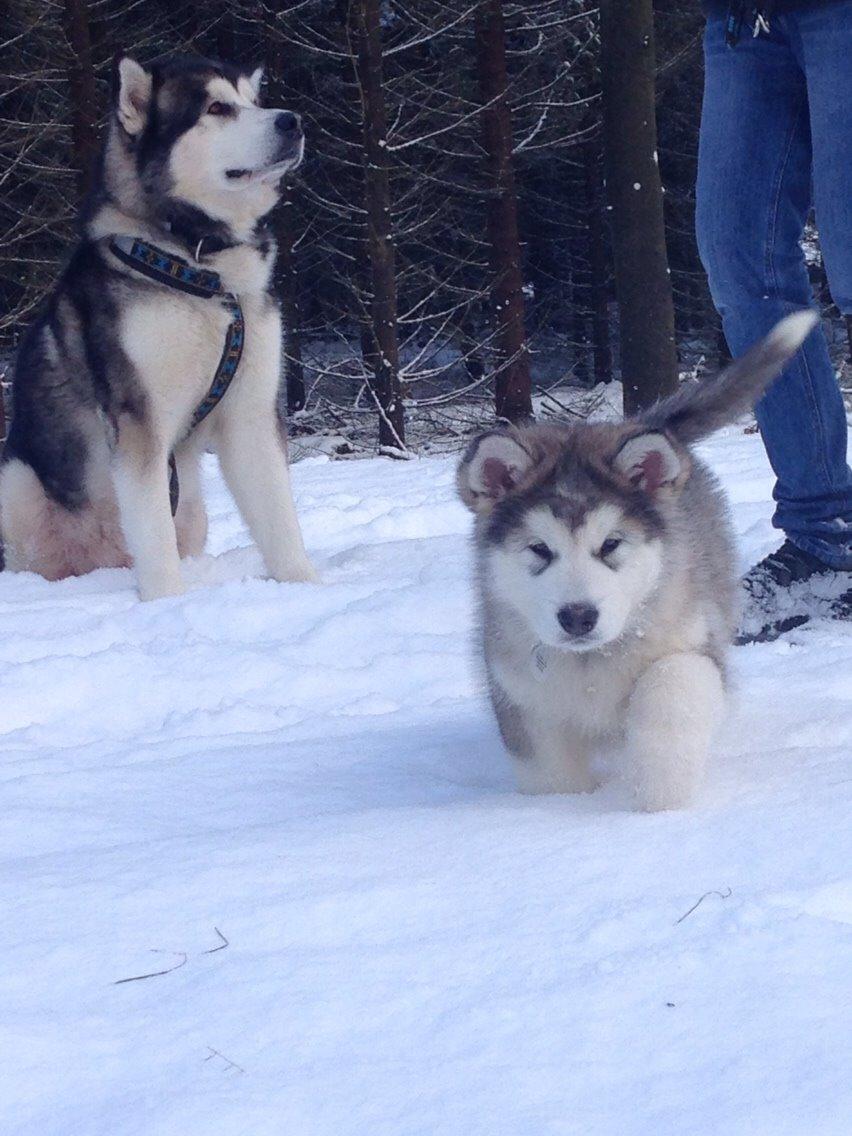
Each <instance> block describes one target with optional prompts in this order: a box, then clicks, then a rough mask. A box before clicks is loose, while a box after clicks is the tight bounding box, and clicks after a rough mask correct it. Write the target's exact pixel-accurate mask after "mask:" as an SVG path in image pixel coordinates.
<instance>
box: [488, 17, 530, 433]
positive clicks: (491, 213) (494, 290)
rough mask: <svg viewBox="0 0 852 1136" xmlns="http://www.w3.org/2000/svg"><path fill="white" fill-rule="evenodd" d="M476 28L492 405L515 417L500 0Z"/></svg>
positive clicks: (510, 197) (520, 322) (521, 355)
mask: <svg viewBox="0 0 852 1136" xmlns="http://www.w3.org/2000/svg"><path fill="white" fill-rule="evenodd" d="M475 29H476V56H477V69H478V75H479V89H480V94H481V98H482V101H483V103H484V104H485V110H484V111H483V113H482V133H483V142H484V146H485V153H486V159H487V162H488V176H489V182H490V188H491V198H490V202H489V208H488V242H489V253H490V260H491V271H492V274H493V282H492V287H491V295H492V303H493V311H494V321H495V324H496V328H497V357H498V360H499V370H498V372H497V381H496V391H495V395H496V409H497V414H498V416H499V417H501V418H508V419H509V420H510V421H512V422H518V421H522V420H523V419H525V418H529V417H530V416H531V415H532V397H531V389H530V360H529V354H528V353H527V339H526V329H525V327H524V293H523V275H522V271H521V263H522V260H521V240H520V235H519V232H518V197H517V191H516V188H515V172H514V168H513V164H512V116H511V112H510V110H509V104H508V102H507V101H506V90H507V86H508V75H507V71H506V35H505V27H504V23H503V5H502V2H501V0H484V2H483V3H482V4H480V5H479V7H478V8H477V9H476V17H475Z"/></svg>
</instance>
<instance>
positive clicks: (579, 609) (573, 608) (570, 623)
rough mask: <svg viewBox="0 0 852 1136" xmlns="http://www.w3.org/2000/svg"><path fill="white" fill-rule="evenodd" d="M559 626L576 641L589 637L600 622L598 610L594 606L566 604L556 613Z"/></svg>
mask: <svg viewBox="0 0 852 1136" xmlns="http://www.w3.org/2000/svg"><path fill="white" fill-rule="evenodd" d="M556 618H557V619H558V620H559V626H560V627H561V628H562V630H563V631H567V632H568V634H569V635H572V636H573V637H574V638H575V639H579V638H581V637H582V636H583V635H588V634H589V632H590V631H592V630H593V628H594V626H595V624H596V623H597V621H598V609H597V608H596V607H593V606H592V604H586V603H571V604H565V606H564V607H561V608H560V609H559V611H557V613H556Z"/></svg>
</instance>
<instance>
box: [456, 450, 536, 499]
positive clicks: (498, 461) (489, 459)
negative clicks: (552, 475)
mask: <svg viewBox="0 0 852 1136" xmlns="http://www.w3.org/2000/svg"><path fill="white" fill-rule="evenodd" d="M534 463H535V458H534V457H533V455H532V454H531V453H530V452H529V450H527V449H526V448H525V447H524V446H523V445H522V443H521V441H520V439H519V438H518V437H517V435H515V434H513V433H510V432H508V431H505V430H492V431H490V432H489V433H487V434H480V435H479V437H478V438H474V440H473V441H472V442H471V443H470V445H469V446H468V448H467V450H466V452H465V455H464V457H463V458H462V460H461V463H460V465H459V470H458V474H457V476H456V484H457V486H458V490H459V495H460V497H461V499H462V501H464V503H465V505H467V507H468V508H469V509H472V510H473V511H474V513H487V512H489V511H490V510H491V509H493V508H494V506H495V505H496V504H497V502H498V501H499V500H500V499H501V498H502V497H505V496H506V494H507V493H511V492H512V490H513V489H515V488H516V487H517V485H518V484H519V483H520V482H521V481H523V479H524V477H525V476H526V474H528V473H529V471H530V469H531V468H532V466H533V465H534Z"/></svg>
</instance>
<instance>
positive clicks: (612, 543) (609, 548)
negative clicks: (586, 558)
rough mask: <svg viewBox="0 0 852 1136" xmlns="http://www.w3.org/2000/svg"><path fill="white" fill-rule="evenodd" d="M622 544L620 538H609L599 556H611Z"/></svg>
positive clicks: (602, 546)
mask: <svg viewBox="0 0 852 1136" xmlns="http://www.w3.org/2000/svg"><path fill="white" fill-rule="evenodd" d="M621 543H622V540H621V537H620V536H608V537H607V538H606V540H605V541H604V542H603V544H602V545H601V548H600V552H599V554H598V555H599V556H603V557H607V556H611V555H612V553H613V552H615V550H616V549H617V548H618V547H619V545H620V544H621Z"/></svg>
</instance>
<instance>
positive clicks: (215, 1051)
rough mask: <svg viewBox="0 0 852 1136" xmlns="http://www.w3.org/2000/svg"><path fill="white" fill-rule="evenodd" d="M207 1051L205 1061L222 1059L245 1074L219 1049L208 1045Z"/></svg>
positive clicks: (230, 1066) (242, 1069) (239, 1066)
mask: <svg viewBox="0 0 852 1136" xmlns="http://www.w3.org/2000/svg"><path fill="white" fill-rule="evenodd" d="M216 949H217V950H221V947H217V948H216ZM207 1050H208V1054H209V1056H207V1057H205V1058H204V1060H205V1061H212V1060H213V1058H214V1057H221V1058H222V1060H223V1061H224V1062H225V1064H226V1065H228V1067H229V1068H231V1069H239V1071H240V1072H241V1073H245V1069H244V1068H243V1067H242V1065H238V1064H237V1063H236V1061H232V1060H231V1059H230V1057H226V1056H225V1054H224V1053H220V1052H219V1050H218V1049H214V1048H213V1046H212V1045H208V1046H207Z"/></svg>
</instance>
